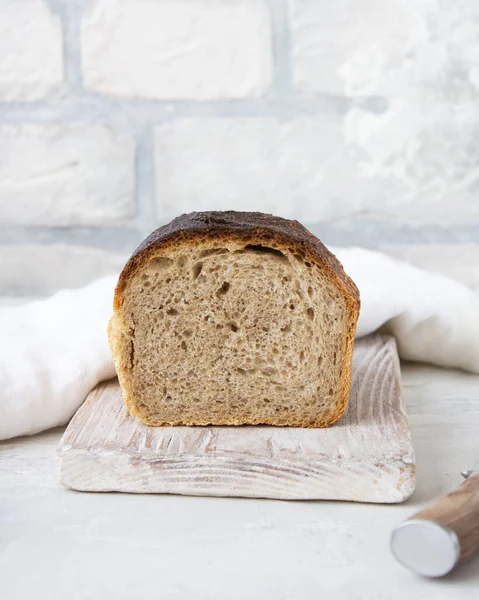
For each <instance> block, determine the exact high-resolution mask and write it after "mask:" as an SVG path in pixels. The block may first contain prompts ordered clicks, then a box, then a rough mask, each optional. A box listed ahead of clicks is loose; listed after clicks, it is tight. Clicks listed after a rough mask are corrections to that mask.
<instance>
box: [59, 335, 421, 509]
mask: <svg viewBox="0 0 479 600" xmlns="http://www.w3.org/2000/svg"><path fill="white" fill-rule="evenodd" d="M59 458H60V466H59V478H60V481H61V483H63V485H65V486H67V487H70V488H73V489H76V490H82V491H121V492H135V493H171V494H189V495H201V496H242V497H259V498H278V499H310V500H312V499H330V500H352V501H359V502H387V503H391V502H401V501H402V500H404V499H406V498H407V497H408V496H409V495H410V494H411V493H412V492H413V490H414V484H415V479H414V473H415V467H414V453H413V448H412V443H411V437H410V432H409V427H408V423H407V418H406V414H405V408H404V404H403V400H402V394H401V381H400V370H399V359H398V355H397V351H396V344H395V341H394V339H393V338H391V337H388V336H382V335H375V336H370V337H368V338H365V339H363V340H360V341H358V342H357V343H356V346H355V351H354V359H353V382H352V391H351V398H350V402H349V406H348V409H347V411H346V413H345V414H344V416H343V417H342V418H341V419H340V420H339V421H338V422H337V423H335V424H334V425H332V426H331V427H328V428H326V429H300V428H287V427H268V426H264V427H263V426H255V427H212V426H210V427H158V428H155V427H148V426H146V425H144V424H143V423H141V422H140V421H139V420H138V419H135V418H132V417H131V416H130V415H129V414H128V412H127V410H126V408H125V406H124V404H123V401H122V398H121V390H120V387H119V385H118V382H117V381H116V380H111V381H108V382H105V383H102V384H100V385H99V386H98V387H97V388H95V389H94V390H93V391H92V392H91V393H90V395H89V396H88V398H87V400H86V401H85V403H84V405H83V406H82V407H81V408H80V409H79V411H78V412H77V414H76V415H75V416H74V418H73V419H72V421H71V422H70V425H69V426H68V428H67V430H66V431H65V434H64V435H63V438H62V440H61V442H60V447H59Z"/></svg>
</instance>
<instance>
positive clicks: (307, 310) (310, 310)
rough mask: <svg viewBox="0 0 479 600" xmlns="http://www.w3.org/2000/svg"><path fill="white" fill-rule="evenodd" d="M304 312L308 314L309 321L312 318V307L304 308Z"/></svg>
mask: <svg viewBox="0 0 479 600" xmlns="http://www.w3.org/2000/svg"><path fill="white" fill-rule="evenodd" d="M306 314H307V315H308V319H309V320H310V321H312V320H313V319H314V309H312V308H311V307H310V308H307V309H306Z"/></svg>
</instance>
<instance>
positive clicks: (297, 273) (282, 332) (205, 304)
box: [109, 230, 359, 427]
mask: <svg viewBox="0 0 479 600" xmlns="http://www.w3.org/2000/svg"><path fill="white" fill-rule="evenodd" d="M305 231H306V230H305ZM308 235H311V237H313V236H312V234H309V232H308ZM267 237H268V236H267ZM249 238H250V239H245V236H244V235H239V236H238V234H237V233H232V234H228V233H221V235H218V236H214V235H206V236H205V235H198V236H196V235H195V234H194V233H193V234H192V235H189V236H186V237H185V236H182V235H181V230H179V234H178V236H177V239H174V237H173V239H169V241H168V243H163V244H162V243H158V242H156V243H151V244H150V245H146V248H143V250H142V251H141V252H140V253H139V255H140V258H141V260H137V261H136V263H134V265H133V268H132V267H131V265H130V268H129V270H128V272H127V273H126V277H123V280H122V278H120V284H119V286H118V288H117V298H116V302H115V306H116V309H115V314H114V315H113V317H112V319H111V321H110V327H109V338H110V346H111V349H112V353H113V357H114V359H115V365H116V369H117V372H118V375H119V379H120V384H121V386H122V388H123V393H124V399H125V402H126V404H127V406H128V408H129V411H130V413H131V414H133V415H135V416H137V417H139V418H140V419H141V420H142V421H143V422H145V423H147V424H149V425H156V426H159V425H207V424H216V425H241V424H261V423H262V424H270V425H283V426H285V425H289V426H303V427H304V426H305V427H322V426H326V425H328V424H330V423H332V422H334V421H335V420H336V419H338V418H339V417H340V416H341V414H342V413H343V412H344V410H345V408H346V405H347V399H348V397H349V389H350V382H351V362H352V345H353V339H354V333H355V326H356V321H357V316H358V308H359V298H358V296H357V295H356V297H355V295H354V294H351V293H349V292H348V290H347V289H345V287H344V285H342V284H341V282H340V281H339V279H338V277H337V276H335V273H334V271H331V268H330V266H328V265H327V264H326V263H325V262H324V261H321V260H320V259H318V257H317V256H316V255H314V253H312V254H311V256H308V252H307V251H305V249H304V246H300V247H299V246H298V245H297V244H296V243H291V244H290V245H288V244H287V243H285V240H284V239H282V238H278V239H277V240H275V239H274V237H273V238H271V237H268V239H267V240H265V239H264V236H262V235H261V233H260V234H258V235H256V236H255V235H251V236H249ZM286 241H287V240H286ZM338 265H339V263H338ZM339 266H340V265H339ZM125 269H128V265H127V267H125ZM343 275H344V272H343ZM345 277H347V276H345ZM351 283H352V282H351ZM353 285H354V284H353ZM353 289H355V288H353ZM118 296H119V297H118Z"/></svg>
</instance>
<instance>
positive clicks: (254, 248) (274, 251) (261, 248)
mask: <svg viewBox="0 0 479 600" xmlns="http://www.w3.org/2000/svg"><path fill="white" fill-rule="evenodd" d="M245 250H252V251H253V252H267V253H268V254H274V255H275V256H279V257H280V258H282V259H283V260H288V259H287V258H286V256H285V255H284V254H283V253H282V252H281V250H277V249H276V248H271V247H270V246H263V245H262V244H248V245H247V246H245Z"/></svg>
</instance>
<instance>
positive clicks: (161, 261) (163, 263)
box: [148, 256, 173, 271]
mask: <svg viewBox="0 0 479 600" xmlns="http://www.w3.org/2000/svg"><path fill="white" fill-rule="evenodd" d="M172 264H173V261H172V260H171V258H167V257H166V256H156V257H155V258H152V259H151V260H150V262H149V263H148V268H149V269H150V270H151V271H164V270H165V269H169V268H170V267H171V265H172Z"/></svg>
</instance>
